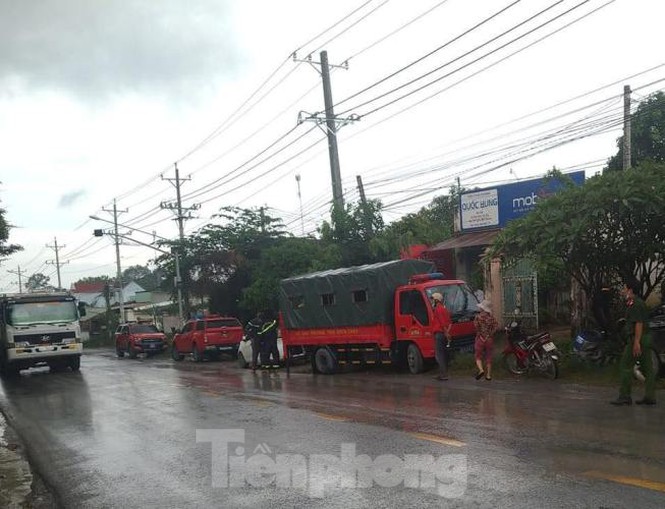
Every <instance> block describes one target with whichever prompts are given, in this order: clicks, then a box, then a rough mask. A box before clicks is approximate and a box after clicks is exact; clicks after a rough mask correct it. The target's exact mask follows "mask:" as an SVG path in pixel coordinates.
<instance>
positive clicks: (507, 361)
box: [503, 352, 526, 375]
mask: <svg viewBox="0 0 665 509" xmlns="http://www.w3.org/2000/svg"><path fill="white" fill-rule="evenodd" d="M503 364H504V366H506V369H507V370H508V371H510V372H511V373H512V374H513V375H523V374H525V373H526V366H524V365H523V364H522V363H521V362H520V360H519V359H518V358H517V355H515V353H514V352H509V353H507V354H504V356H503Z"/></svg>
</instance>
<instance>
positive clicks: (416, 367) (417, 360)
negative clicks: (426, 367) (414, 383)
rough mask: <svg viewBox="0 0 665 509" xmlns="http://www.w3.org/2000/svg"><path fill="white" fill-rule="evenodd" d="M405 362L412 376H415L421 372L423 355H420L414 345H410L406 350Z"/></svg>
mask: <svg viewBox="0 0 665 509" xmlns="http://www.w3.org/2000/svg"><path fill="white" fill-rule="evenodd" d="M406 362H407V364H408V365H409V371H410V372H411V373H412V374H414V375H417V374H418V373H422V372H423V355H422V354H421V353H420V348H418V347H417V346H416V345H415V344H414V343H411V344H410V345H409V348H407V350H406Z"/></svg>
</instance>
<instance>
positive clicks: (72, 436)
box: [0, 351, 665, 509]
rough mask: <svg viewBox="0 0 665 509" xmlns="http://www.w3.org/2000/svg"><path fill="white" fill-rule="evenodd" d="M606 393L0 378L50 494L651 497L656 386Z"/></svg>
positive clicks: (197, 374)
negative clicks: (640, 402)
mask: <svg viewBox="0 0 665 509" xmlns="http://www.w3.org/2000/svg"><path fill="white" fill-rule="evenodd" d="M300 371H302V370H300ZM614 396H615V394H614V391H613V390H611V389H598V388H593V389H590V388H584V387H581V386H575V385H570V384H566V383H564V382H563V381H556V382H551V381H547V380H539V379H527V380H521V379H508V380H493V381H492V382H485V381H482V382H476V381H475V380H473V379H472V378H471V377H468V378H465V379H457V380H450V381H449V382H446V383H440V382H435V381H434V380H432V376H431V373H430V374H425V375H422V376H415V377H414V376H411V375H408V374H405V373H393V372H391V371H387V370H384V371H370V372H356V373H347V374H342V375H335V376H320V375H319V376H312V375H311V374H307V373H302V372H301V373H292V374H291V375H290V376H289V377H287V375H286V373H285V372H284V371H279V372H270V373H268V372H259V373H257V374H252V373H251V371H248V370H241V369H239V368H237V367H236V366H235V363H233V362H231V361H223V362H206V363H204V364H195V363H193V362H191V361H188V360H186V361H184V362H182V363H175V362H173V361H171V360H170V359H169V358H167V357H161V358H153V359H146V360H142V359H139V360H129V359H116V358H115V357H114V356H113V354H112V353H111V352H106V351H95V352H89V353H88V354H87V355H85V356H84V358H83V362H82V368H81V372H80V373H78V374H77V373H69V372H67V373H49V372H48V370H32V371H31V372H24V373H23V374H22V376H21V378H20V380H15V381H9V382H8V381H5V382H3V383H2V386H1V387H0V406H1V407H2V409H3V411H5V412H6V413H7V415H8V417H9V421H10V423H11V424H12V425H13V426H14V427H15V429H16V430H17V432H18V433H19V434H20V435H21V437H22V438H23V440H24V441H25V443H26V446H27V448H28V450H29V451H30V454H31V459H32V461H33V463H34V465H35V467H36V468H37V469H38V470H39V472H40V473H41V474H42V476H43V478H44V479H45V481H46V482H47V483H48V484H49V485H50V486H51V487H52V489H53V490H54V491H55V492H56V494H57V496H58V498H59V500H60V501H61V503H62V505H63V507H67V508H69V507H71V508H78V507H95V508H97V507H99V508H102V507H103V508H109V507H113V508H115V507H118V508H120V507H122V508H134V507H160V508H171V507H173V508H176V507H224V508H235V507H308V508H310V507H311V508H315V507H344V508H346V509H348V508H353V507H362V508H371V507H381V508H388V507H396V508H397V507H400V508H401V507H464V508H466V507H474V508H477V507H488V508H497V507H511V508H522V507H523V508H533V507H539V508H540V507H543V508H544V507H552V508H555V507H556V508H563V507H571V508H572V507H589V508H599V509H600V508H603V509H609V508H627V507H640V508H663V507H665V440H663V436H664V434H665V405H664V404H662V403H664V402H665V394H659V396H660V399H661V404H660V405H658V406H656V407H651V408H642V407H637V406H633V407H623V408H615V407H612V406H610V405H608V404H607V401H608V400H609V399H611V398H612V397H614ZM197 430H199V431H198V438H199V440H198V441H197ZM205 430H213V431H205ZM214 430H217V431H214ZM233 430H234V431H233ZM233 433H235V434H236V435H235V436H233ZM243 434H244V436H243ZM211 437H213V438H214V439H215V440H217V442H216V444H215V447H214V448H213V445H212V443H211V442H210V440H211ZM225 441H226V443H228V450H226V451H225V450H224V447H223V443H225ZM213 449H214V452H213ZM343 451H344V452H343ZM286 455H290V456H286ZM213 460H215V461H213ZM407 460H408V462H409V463H408V465H409V466H408V467H405V465H406V463H405V461H407ZM288 461H292V462H294V463H288V464H289V465H291V470H289V469H288V468H287V469H285V468H284V464H285V462H288ZM354 461H355V463H354ZM428 461H429V463H427V462H428ZM242 462H244V463H245V468H244V469H243V467H242V466H241V463H242ZM418 462H424V463H418ZM213 463H214V464H215V467H214V468H213V466H212V465H213ZM275 465H279V466H280V467H281V470H279V472H281V473H284V472H286V474H287V475H281V476H280V474H278V476H277V477H275V476H273V475H271V474H272V473H274V469H275V468H276V467H275ZM353 465H359V468H355V467H354V466H353ZM418 465H420V466H418ZM368 466H369V468H366V467H368ZM250 467H252V468H250ZM261 468H263V470H261ZM405 469H406V473H405ZM261 472H263V475H261ZM291 474H292V475H291ZM405 479H406V480H405ZM229 483H230V484H231V487H229ZM405 483H406V484H408V485H409V486H412V487H409V488H405ZM431 483H434V484H431ZM234 486H235V487H234ZM437 490H438V491H437Z"/></svg>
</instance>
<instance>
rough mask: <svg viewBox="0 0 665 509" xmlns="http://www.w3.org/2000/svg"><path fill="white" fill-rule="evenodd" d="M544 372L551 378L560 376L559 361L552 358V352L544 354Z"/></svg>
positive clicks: (554, 378)
mask: <svg viewBox="0 0 665 509" xmlns="http://www.w3.org/2000/svg"><path fill="white" fill-rule="evenodd" d="M541 362H542V365H543V373H545V375H546V376H547V378H549V379H550V380H556V379H557V378H558V376H559V363H558V362H557V361H556V360H554V359H553V358H552V356H551V355H550V354H545V355H543V359H542V361H541Z"/></svg>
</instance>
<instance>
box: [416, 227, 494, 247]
mask: <svg viewBox="0 0 665 509" xmlns="http://www.w3.org/2000/svg"><path fill="white" fill-rule="evenodd" d="M499 231H500V230H489V231H482V232H472V233H462V234H461V235H457V236H456V237H452V238H450V239H446V240H444V241H443V242H439V243H438V244H437V245H435V246H432V247H431V248H429V249H428V251H430V252H431V251H446V250H448V249H459V248H463V247H472V246H489V245H490V244H491V243H492V242H493V241H494V239H495V238H496V236H497V235H498V234H499Z"/></svg>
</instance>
